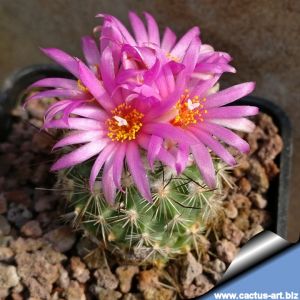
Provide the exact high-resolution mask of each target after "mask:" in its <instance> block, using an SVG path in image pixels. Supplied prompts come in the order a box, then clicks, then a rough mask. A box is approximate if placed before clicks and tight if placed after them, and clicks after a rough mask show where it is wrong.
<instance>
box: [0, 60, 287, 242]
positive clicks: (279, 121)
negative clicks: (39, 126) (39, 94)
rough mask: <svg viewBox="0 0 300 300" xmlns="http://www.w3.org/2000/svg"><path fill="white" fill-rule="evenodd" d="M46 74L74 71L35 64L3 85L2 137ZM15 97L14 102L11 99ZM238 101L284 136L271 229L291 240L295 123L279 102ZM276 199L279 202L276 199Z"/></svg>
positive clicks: (0, 100) (65, 74)
mask: <svg viewBox="0 0 300 300" xmlns="http://www.w3.org/2000/svg"><path fill="white" fill-rule="evenodd" d="M45 77H65V78H68V77H69V78H70V77H71V76H70V74H69V73H68V72H67V71H66V70H64V69H62V68H60V67H58V66H55V65H47V64H43V65H32V66H28V67H25V68H23V69H21V70H19V71H17V72H15V73H13V74H12V75H11V76H9V77H8V78H7V79H6V80H5V81H4V84H3V86H2V90H1V94H0V124H1V127H2V130H1V131H0V140H1V139H3V138H4V137H5V133H7V131H8V130H9V127H10V123H11V122H10V121H11V120H10V118H9V117H8V112H9V111H10V110H11V109H12V108H13V107H14V106H15V105H16V103H17V102H18V101H19V100H20V96H21V95H22V93H23V92H24V91H25V90H26V88H27V87H28V86H29V85H30V84H32V83H33V82H35V81H37V80H39V79H42V78H45ZM11 99H13V101H12V100H11ZM235 104H244V105H245V104H247V105H254V106H257V107H259V109H260V110H261V111H262V112H265V113H267V114H268V115H270V116H271V117H272V119H273V121H274V122H275V124H276V125H277V127H278V129H279V133H280V135H281V137H282V139H283V144H284V147H283V150H282V152H281V153H280V155H279V157H278V158H277V159H278V162H279V166H280V174H279V176H278V178H277V179H276V180H275V181H274V182H272V187H273V189H272V191H271V193H270V194H269V195H268V198H269V200H271V201H269V202H271V207H270V208H271V212H272V213H273V217H274V218H275V222H274V224H275V226H273V228H271V230H272V229H273V231H274V232H275V233H277V234H278V235H280V236H281V237H283V238H284V239H287V225H288V218H287V213H288V204H289V184H290V171H291V157H292V126H291V122H290V120H289V117H288V116H287V114H286V113H285V112H284V111H283V110H282V108H280V107H279V106H278V105H276V104H275V103H273V102H271V101H269V100H266V99H263V98H259V97H254V96H247V97H245V98H243V99H240V100H238V101H237V102H235ZM274 200H276V201H274Z"/></svg>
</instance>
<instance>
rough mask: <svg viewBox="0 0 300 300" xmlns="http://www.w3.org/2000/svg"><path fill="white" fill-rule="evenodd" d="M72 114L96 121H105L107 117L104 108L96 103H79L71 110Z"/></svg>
mask: <svg viewBox="0 0 300 300" xmlns="http://www.w3.org/2000/svg"><path fill="white" fill-rule="evenodd" d="M72 114H74V115H78V116H81V117H86V118H88V119H94V120H97V121H105V120H107V119H108V118H109V116H108V114H107V113H106V112H105V110H103V109H101V108H100V107H99V106H96V105H89V104H85V105H81V106H80V107H77V108H75V109H74V110H73V111H72Z"/></svg>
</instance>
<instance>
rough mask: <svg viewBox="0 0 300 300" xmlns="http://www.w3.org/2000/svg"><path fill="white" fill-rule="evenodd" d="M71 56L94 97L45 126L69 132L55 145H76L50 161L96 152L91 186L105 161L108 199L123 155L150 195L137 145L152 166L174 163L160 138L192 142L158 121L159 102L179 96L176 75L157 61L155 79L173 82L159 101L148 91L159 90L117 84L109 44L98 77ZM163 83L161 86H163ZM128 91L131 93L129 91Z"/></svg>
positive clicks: (68, 162) (63, 163) (67, 161)
mask: <svg viewBox="0 0 300 300" xmlns="http://www.w3.org/2000/svg"><path fill="white" fill-rule="evenodd" d="M75 62H76V64H77V68H76V70H77V74H76V75H77V76H78V78H79V80H80V82H81V84H82V85H83V86H84V87H85V89H86V90H87V91H88V93H89V94H91V95H92V97H93V98H94V99H95V101H94V102H92V103H91V102H85V103H84V104H81V106H80V107H76V108H75V109H73V110H72V115H70V116H68V117H67V119H66V120H63V119H52V120H50V121H48V122H46V124H45V128H61V129H68V130H71V134H70V135H68V136H66V137H64V138H63V139H62V140H60V141H59V142H58V143H57V144H56V145H55V147H54V148H61V147H66V146H70V145H76V144H77V145H80V146H79V147H78V148H77V149H76V150H74V151H72V152H70V153H68V154H65V155H63V156H62V157H61V158H60V159H59V160H58V161H57V162H56V163H55V164H54V165H53V166H52V170H53V171H56V170H60V169H64V168H69V167H72V166H74V165H77V164H81V163H83V162H84V161H87V160H88V159H90V158H93V157H95V156H97V158H96V160H95V162H94V164H93V167H92V170H91V175H90V187H91V189H93V186H94V183H95V180H96V178H97V176H98V174H99V172H100V170H101V169H102V167H103V175H102V187H103V193H104V196H105V198H106V200H107V201H109V202H111V203H112V202H113V201H114V199H115V193H116V189H117V188H118V189H120V190H122V185H121V176H122V172H123V166H124V161H126V163H127V166H128V169H129V171H130V173H131V176H132V178H133V180H134V182H135V184H136V186H137V188H138V190H139V191H140V193H141V195H142V196H143V197H144V198H145V199H147V200H149V201H151V193H150V187H149V182H148V180H147V174H146V171H145V168H144V166H143V163H142V159H141V156H140V150H142V149H143V150H146V155H147V158H148V161H149V164H150V165H151V166H152V165H153V162H154V160H155V159H158V160H160V161H162V162H163V163H164V164H166V165H169V166H170V167H172V168H174V169H175V159H174V157H173V156H172V155H171V154H170V153H169V152H168V151H167V150H166V149H165V148H164V147H162V145H163V143H164V141H165V140H173V141H174V142H176V143H193V140H192V139H191V138H189V137H187V136H185V135H184V131H183V130H182V129H181V128H179V127H175V126H172V125H171V124H170V123H168V122H164V121H162V120H163V119H164V118H166V116H165V115H164V113H165V111H164V110H161V111H160V110H159V109H158V107H159V106H161V105H162V103H169V102H170V101H171V100H172V99H178V98H179V96H180V94H181V93H182V91H181V89H175V80H174V76H172V73H171V72H170V70H169V71H168V68H169V66H168V64H166V65H165V66H162V67H161V71H160V74H159V76H156V78H157V80H156V83H157V84H159V82H160V81H161V82H163V83H164V84H165V85H166V86H168V87H170V86H173V88H172V89H169V90H168V92H167V93H166V97H164V98H163V100H161V101H159V102H157V101H151V99H152V98H151V97H152V96H153V95H154V94H157V97H159V98H162V97H161V96H160V93H159V90H157V91H155V90H154V89H153V90H150V91H148V92H149V95H147V96H146V95H145V94H147V91H140V90H137V91H134V92H131V91H129V90H127V89H123V88H118V89H117V90H116V88H115V81H116V78H117V77H118V76H119V73H118V70H116V69H115V68H114V60H113V57H112V52H111V50H110V48H109V47H107V48H106V49H105V50H104V51H103V53H102V54H101V59H100V67H99V72H100V78H101V79H102V80H100V79H99V78H98V77H97V75H96V74H95V73H94V72H93V71H92V70H91V69H90V68H89V67H88V66H86V65H85V64H84V63H82V62H80V61H79V62H77V61H75ZM165 74H167V75H165ZM161 85H163V84H161ZM166 86H165V87H163V88H164V89H167V87H166ZM146 89H147V88H146ZM143 93H144V94H143ZM132 94H133V95H134V97H130V95H132ZM125 99H127V100H125ZM149 99H150V100H149ZM172 101H173V100H172ZM61 102H63V101H61ZM58 103H59V102H58ZM167 119H170V117H169V118H167Z"/></svg>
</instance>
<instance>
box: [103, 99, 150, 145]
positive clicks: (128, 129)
mask: <svg viewBox="0 0 300 300" xmlns="http://www.w3.org/2000/svg"><path fill="white" fill-rule="evenodd" d="M111 113H112V115H113V117H112V118H110V119H108V120H107V121H106V124H107V127H108V133H107V136H108V137H109V138H110V139H111V140H112V141H118V142H124V141H126V140H128V141H131V140H134V139H135V138H136V135H137V133H138V132H139V131H140V129H141V127H142V126H143V123H142V122H141V120H142V118H143V117H144V115H143V114H142V113H141V112H139V111H137V110H136V109H135V108H132V107H131V105H129V104H125V103H123V104H120V105H119V106H117V107H116V108H115V109H114V110H112V111H111Z"/></svg>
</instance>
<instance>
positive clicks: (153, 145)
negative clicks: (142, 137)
mask: <svg viewBox="0 0 300 300" xmlns="http://www.w3.org/2000/svg"><path fill="white" fill-rule="evenodd" d="M162 143H163V139H162V138H161V137H159V136H156V135H152V136H151V138H150V141H149V145H148V149H147V150H148V151H147V158H148V161H149V165H150V167H151V169H152V170H153V163H154V160H155V158H156V156H157V155H158V153H159V151H160V149H161V147H162Z"/></svg>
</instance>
